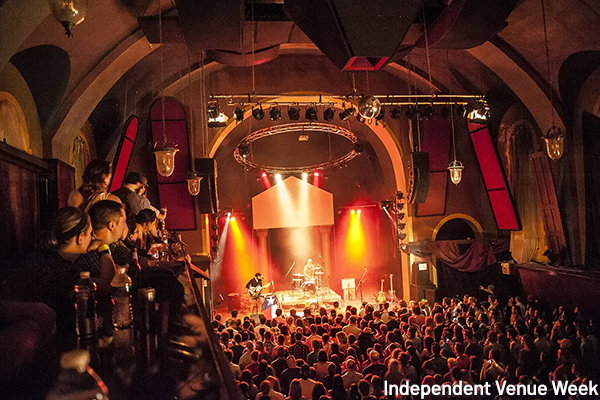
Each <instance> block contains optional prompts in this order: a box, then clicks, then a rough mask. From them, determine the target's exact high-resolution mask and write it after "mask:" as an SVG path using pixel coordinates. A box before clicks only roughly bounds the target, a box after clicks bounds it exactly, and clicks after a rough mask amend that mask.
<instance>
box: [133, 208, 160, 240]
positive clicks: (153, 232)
mask: <svg viewBox="0 0 600 400" xmlns="http://www.w3.org/2000/svg"><path fill="white" fill-rule="evenodd" d="M157 221H158V218H157V216H156V213H155V212H154V211H152V210H150V209H147V208H146V209H143V210H142V211H140V212H139V213H138V214H137V215H136V216H135V223H136V231H137V232H138V234H139V238H138V239H139V240H140V241H141V243H140V247H141V248H143V249H146V250H148V248H149V246H150V244H152V243H153V238H158V227H157V224H156V223H157Z"/></svg>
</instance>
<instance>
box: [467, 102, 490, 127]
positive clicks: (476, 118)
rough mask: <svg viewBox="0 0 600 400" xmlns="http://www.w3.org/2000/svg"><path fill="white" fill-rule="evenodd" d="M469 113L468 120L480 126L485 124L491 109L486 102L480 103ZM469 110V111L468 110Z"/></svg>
mask: <svg viewBox="0 0 600 400" xmlns="http://www.w3.org/2000/svg"><path fill="white" fill-rule="evenodd" d="M471 107H472V109H471V110H470V111H468V112H467V118H468V119H469V120H470V121H472V122H475V123H478V124H485V123H487V120H488V118H489V116H490V107H489V106H488V104H487V103H486V102H485V101H479V102H477V104H475V105H474V106H471ZM467 110H468V109H467Z"/></svg>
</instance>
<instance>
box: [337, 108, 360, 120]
mask: <svg viewBox="0 0 600 400" xmlns="http://www.w3.org/2000/svg"><path fill="white" fill-rule="evenodd" d="M354 114H356V108H354V107H350V108H345V109H344V111H342V112H341V113H340V119H341V120H342V121H347V120H348V118H350V117H352V116H353V115H354Z"/></svg>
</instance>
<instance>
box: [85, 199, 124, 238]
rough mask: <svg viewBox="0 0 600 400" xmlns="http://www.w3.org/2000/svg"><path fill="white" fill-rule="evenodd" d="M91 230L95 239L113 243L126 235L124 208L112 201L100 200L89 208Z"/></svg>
mask: <svg viewBox="0 0 600 400" xmlns="http://www.w3.org/2000/svg"><path fill="white" fill-rule="evenodd" d="M90 219H91V221H92V228H93V229H94V234H95V235H96V237H97V238H99V239H100V240H102V241H103V242H105V243H114V242H116V241H118V240H120V239H123V238H124V236H126V235H127V232H128V229H127V217H126V215H125V206H124V205H123V204H121V203H117V202H116V201H112V200H101V201H99V202H97V203H95V204H93V205H92V206H91V207H90Z"/></svg>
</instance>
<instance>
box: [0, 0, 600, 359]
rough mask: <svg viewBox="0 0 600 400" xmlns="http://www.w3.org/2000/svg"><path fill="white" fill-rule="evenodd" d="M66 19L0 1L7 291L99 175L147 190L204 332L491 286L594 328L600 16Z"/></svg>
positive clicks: (90, 15) (527, 0)
mask: <svg viewBox="0 0 600 400" xmlns="http://www.w3.org/2000/svg"><path fill="white" fill-rule="evenodd" d="M58 3H60V2H59V1H56V0H50V1H48V0H28V1H22V0H18V1H17V0H0V182H1V185H0V186H1V188H2V190H0V204H1V205H2V209H3V212H2V213H0V225H1V226H2V230H1V233H0V237H1V238H2V239H1V240H0V259H2V266H1V269H0V279H1V280H5V279H8V278H9V277H10V276H11V274H12V271H13V270H15V269H16V268H18V266H19V260H20V259H21V258H22V257H23V256H24V255H26V254H29V253H30V252H32V251H34V245H35V241H34V238H35V237H36V236H37V235H38V234H39V232H40V231H42V230H44V229H47V228H48V226H49V224H51V223H52V222H51V219H50V217H51V215H52V214H53V213H55V212H56V210H57V209H59V208H62V207H65V206H67V205H68V204H69V194H70V193H71V192H72V191H73V190H76V189H77V188H79V187H81V186H82V183H83V181H82V179H83V178H82V177H83V174H84V169H85V167H86V165H87V164H88V163H89V162H90V161H92V160H95V159H98V160H106V161H109V162H110V163H112V180H111V183H110V187H109V188H108V191H110V192H112V191H114V190H116V189H118V188H119V187H121V186H122V184H124V181H125V177H126V176H128V175H127V174H128V173H131V172H138V173H140V174H141V175H143V176H144V177H145V179H146V180H147V198H148V200H150V203H151V204H152V205H153V206H154V207H156V208H157V209H161V208H166V209H167V217H166V220H165V223H166V230H168V231H175V232H176V233H177V234H179V235H180V240H181V242H182V243H183V244H184V245H183V247H184V250H185V252H186V253H187V255H189V257H188V258H187V259H188V260H189V261H190V264H192V267H193V268H191V269H189V268H188V269H187V273H189V274H191V275H193V276H192V278H194V277H195V280H194V279H192V280H194V281H195V283H196V285H197V286H198V287H199V289H198V287H196V288H195V289H196V291H194V287H192V288H191V289H190V288H188V286H186V285H185V284H184V286H185V291H186V296H190V293H192V294H191V300H189V299H188V300H189V303H190V304H194V302H195V303H201V304H196V305H197V306H198V308H199V309H200V308H201V309H202V310H204V311H205V312H206V315H204V316H205V317H208V318H212V317H213V316H214V315H215V314H221V315H223V316H227V317H228V316H230V314H231V311H232V310H234V309H235V310H236V311H240V313H241V314H242V315H245V316H251V317H252V315H253V314H256V313H261V312H265V307H264V306H263V307H260V306H261V305H262V304H263V302H264V300H265V299H264V298H265V296H267V297H268V296H269V295H274V296H275V298H272V300H273V301H274V302H275V303H276V304H277V305H278V306H279V308H282V309H283V311H284V313H288V312H289V310H290V309H291V308H295V309H296V310H298V311H301V310H304V309H305V308H309V309H313V310H314V309H318V308H319V307H321V306H324V307H331V306H332V304H333V302H336V301H337V302H339V303H340V307H342V308H345V307H346V305H354V306H357V307H359V306H360V304H361V303H362V302H363V301H365V302H369V303H373V304H377V303H381V302H391V304H398V302H399V301H400V300H404V301H406V302H409V301H411V300H414V301H421V300H423V299H427V300H428V302H429V304H431V305H433V304H435V303H436V302H440V301H442V299H444V298H456V297H458V298H461V299H462V298H463V296H465V295H473V296H476V297H477V298H484V299H485V298H486V296H487V294H488V293H486V291H488V292H493V294H494V295H495V296H497V297H498V298H499V299H500V300H501V301H506V300H507V299H508V298H510V297H513V296H521V297H522V298H523V299H526V298H528V297H531V298H535V299H537V300H538V301H540V302H543V303H545V304H548V305H549V306H551V307H557V306H564V307H569V308H571V309H572V308H574V307H579V308H580V309H584V310H587V311H588V312H591V313H597V312H598V309H599V308H598V307H599V306H598V305H599V304H600V301H599V300H600V291H599V290H598V288H599V284H600V273H599V272H598V270H599V268H600V267H599V265H600V264H599V263H598V259H599V257H600V250H599V249H600V235H598V233H599V232H600V218H598V216H600V211H599V205H600V191H599V189H598V187H599V185H598V182H599V178H598V177H599V175H598V172H597V171H596V168H598V167H599V166H600V158H599V157H600V156H599V155H598V151H597V147H598V145H600V139H599V137H598V127H600V119H599V118H600V117H599V116H600V114H599V107H598V106H599V104H600V103H599V98H598V90H599V89H600V69H599V67H600V33H599V31H598V29H597V27H598V25H599V23H600V7H599V6H598V5H597V4H596V3H595V2H593V1H590V0H572V1H568V2H566V1H564V2H556V1H546V2H544V1H541V2H540V1H539V0H507V1H487V2H482V1H476V0H454V1H450V0H410V1H403V2H398V1H348V2H344V1H336V0H327V1H326V0H322V1H311V2H309V1H306V2H302V1H299V0H285V1H284V0H246V1H242V0H238V1H223V2H209V1H204V0H202V1H198V0H196V1H192V0H175V1H167V0H162V2H161V1H160V0H132V1H125V0H95V1H89V3H88V2H87V1H71V2H68V3H71V4H72V5H73V7H75V8H77V10H78V12H80V13H85V20H83V21H81V20H80V19H81V18H80V16H75V15H71V16H70V17H68V16H66V13H63V14H62V15H58V12H57V13H55V14H56V15H53V14H52V12H51V8H50V7H59V6H58V5H56V4H58ZM399 3H403V7H399V6H398V4H399ZM49 5H50V6H49ZM75 14H76V13H75ZM57 18H58V21H57ZM61 18H62V20H61ZM69 18H70V19H69ZM61 23H62V24H63V26H65V27H66V29H67V30H68V31H69V35H65V28H63V26H61ZM174 148H176V149H178V150H177V151H176V154H175V159H174V162H173V164H172V165H171V166H170V167H171V170H170V171H168V173H163V172H164V171H161V165H160V163H161V162H163V164H162V168H163V169H164V168H168V167H169V165H168V164H169V161H168V160H167V161H164V160H163V159H162V158H160V157H169V154H167V153H169V152H171V153H173V152H174V151H173V149H174ZM157 151H158V152H157ZM153 153H155V154H153ZM165 154H167V155H166V156H165ZM171 155H172V154H171ZM157 159H158V160H159V161H157ZM157 163H158V164H157ZM157 165H158V167H157ZM190 174H191V175H190ZM165 175H168V176H165ZM197 178H201V180H200V181H199V182H198V179H197ZM194 185H196V186H195V188H194ZM198 185H199V186H198ZM198 187H199V191H198V190H197V189H198ZM194 189H196V192H195V193H194V195H192V194H191V193H192V192H193V191H194ZM94 229H95V227H94ZM180 246H181V245H180ZM309 259H310V260H311V262H310V263H312V265H310V267H309V271H307V268H306V265H307V264H309V261H308V260H309ZM186 265H187V264H186ZM179 272H180V273H181V271H179ZM255 273H261V274H262V276H263V282H262V284H261V286H265V287H264V288H263V289H262V293H261V295H260V298H259V300H253V299H252V298H251V297H250V296H249V295H248V287H247V283H248V282H249V281H250V280H251V279H252V278H254V276H255ZM182 276H183V278H181V276H180V279H179V280H180V281H185V276H186V271H184V273H183V275H182ZM271 282H272V284H271V285H270V286H266V285H267V283H271ZM184 283H185V282H184ZM188 283H189V282H188ZM489 285H493V288H492V289H490V288H489V287H490V286H489ZM190 290H191V292H190ZM381 296H383V298H380V297H381ZM257 308H258V310H257ZM134 311H135V309H134ZM200 315H201V316H202V312H200ZM2 320H3V319H2V317H1V313H0V321H2ZM2 326H3V325H2V324H1V323H0V329H2ZM1 357H2V355H0V358H1Z"/></svg>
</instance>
